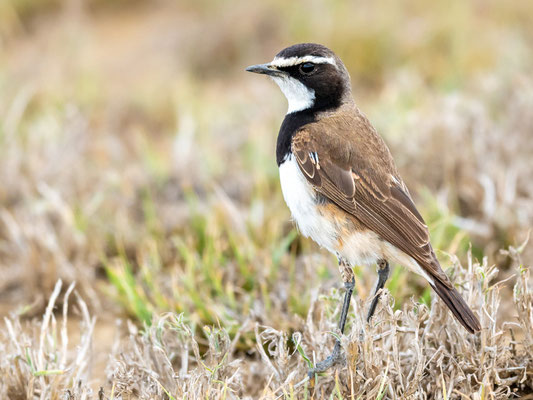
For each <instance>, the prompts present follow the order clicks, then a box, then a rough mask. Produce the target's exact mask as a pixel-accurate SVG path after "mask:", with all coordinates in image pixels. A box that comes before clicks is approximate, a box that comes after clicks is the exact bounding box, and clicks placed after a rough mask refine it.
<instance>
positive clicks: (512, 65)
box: [0, 0, 533, 350]
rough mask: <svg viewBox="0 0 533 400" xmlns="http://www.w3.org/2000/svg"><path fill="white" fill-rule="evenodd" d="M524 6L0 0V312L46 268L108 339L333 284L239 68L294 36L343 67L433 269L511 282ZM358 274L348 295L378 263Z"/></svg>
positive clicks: (268, 109) (412, 282)
mask: <svg viewBox="0 0 533 400" xmlns="http://www.w3.org/2000/svg"><path fill="white" fill-rule="evenodd" d="M531 15H533V2H527V1H515V2H501V1H496V0H488V1H487V0H484V1H470V2H465V1H462V0H452V1H433V2H431V3H428V2H426V1H422V0H408V1H403V2H390V1H382V0H378V1H373V2H352V1H333V0H332V1H305V2H303V1H294V2H287V1H285V0H269V1H262V2H249V1H244V0H243V1H240V0H236V1H208V0H196V1H186V0H181V1H174V0H154V1H141V0H132V1H126V0H114V1H110V0H108V1H105V0H2V1H1V2H0V182H1V184H0V315H2V316H5V315H13V314H16V315H20V316H22V317H24V318H29V317H32V316H38V315H41V313H42V312H43V310H44V307H45V305H46V301H47V298H48V296H49V293H50V292H51V290H52V288H53V286H54V284H55V282H56V281H57V279H58V278H61V279H62V280H63V281H64V282H67V283H70V282H73V281H76V284H77V286H76V287H77V290H78V292H79V293H80V294H82V296H83V297H84V298H85V299H86V301H87V302H88V304H89V309H90V310H91V312H92V313H94V314H95V315H96V316H97V317H98V321H99V323H98V324H97V333H98V329H100V330H101V331H102V332H104V333H103V334H106V335H107V334H108V333H109V332H114V331H115V328H114V322H112V321H114V319H115V318H116V317H119V316H128V317H130V318H132V320H133V321H134V322H136V323H138V324H139V325H142V323H147V324H149V323H150V321H151V319H152V316H153V315H154V314H159V313H162V312H165V311H176V312H183V313H184V316H185V318H187V319H188V320H189V321H190V322H191V323H192V324H199V326H202V325H204V324H217V325H220V326H223V327H225V328H226V329H228V331H229V332H230V334H231V335H234V334H235V333H236V332H237V331H238V330H239V329H240V327H242V326H243V324H245V322H246V321H248V320H249V319H252V320H254V321H260V322H261V323H264V324H268V325H269V326H273V327H275V328H276V329H280V330H291V329H294V328H295V327H297V326H298V324H299V323H300V321H301V318H303V317H305V315H306V313H307V310H308V307H309V302H310V300H309V299H310V297H311V295H312V293H313V291H315V290H319V291H321V293H330V290H331V289H332V288H338V287H339V284H338V281H339V279H338V272H337V269H336V266H335V265H336V261H335V259H334V258H333V257H332V256H330V255H329V254H327V253H326V252H324V251H321V250H320V249H319V248H318V247H316V246H315V245H314V244H313V243H311V242H310V241H309V240H307V239H303V238H301V237H300V236H298V234H297V232H296V230H295V229H294V227H293V225H292V223H291V222H290V220H289V217H290V216H289V211H288V209H287V208H286V206H285V204H284V202H283V199H282V196H281V192H280V187H279V182H278V172H277V167H276V163H275V151H274V149H275V141H276V135H277V130H278V128H279V125H280V123H281V121H282V118H283V115H284V114H285V112H286V100H285V99H284V98H283V96H282V94H281V93H280V92H279V89H278V88H277V87H276V86H275V85H274V84H273V83H272V82H271V81H269V80H267V79H262V77H259V76H254V75H252V74H248V73H245V72H244V68H245V67H246V66H248V65H251V64H256V63H262V62H267V61H269V60H271V59H272V58H273V56H274V55H275V54H276V53H277V52H278V51H279V50H281V49H283V48H284V47H287V46H289V45H291V44H294V43H297V42H318V43H322V44H324V45H326V46H328V47H330V48H331V49H333V50H334V51H335V52H336V53H337V54H338V55H339V56H340V57H341V59H342V60H343V61H344V63H345V64H346V66H347V68H348V70H349V71H350V73H351V76H352V85H353V93H354V96H355V100H356V102H357V104H358V105H359V107H360V108H361V109H362V110H363V112H364V113H366V115H367V116H368V117H369V118H370V120H371V121H372V123H373V124H374V125H375V127H376V128H377V129H378V131H379V132H380V133H381V134H382V135H383V137H384V138H385V140H386V142H387V143H388V145H389V146H390V148H391V151H392V153H393V155H394V157H395V160H396V162H397V165H398V168H399V171H400V173H401V175H402V176H403V178H404V179H405V181H406V182H407V184H408V186H409V188H410V190H411V193H412V194H413V196H414V198H415V200H416V203H417V206H418V207H419V209H420V210H421V213H422V215H423V216H424V217H425V218H426V220H427V221H428V224H429V227H430V229H431V234H432V241H433V243H434V247H435V248H436V249H438V250H439V251H438V256H439V258H440V259H441V260H442V262H443V265H444V266H445V267H449V266H451V265H452V264H453V262H454V260H455V258H456V257H457V258H458V259H459V260H462V261H463V262H465V261H466V260H467V253H468V252H469V251H471V252H472V254H473V257H474V258H475V259H478V260H482V259H483V258H484V257H487V260H488V263H489V264H496V265H497V267H498V269H499V271H500V273H499V274H500V275H499V277H500V278H507V277H511V280H510V283H509V288H511V287H512V283H513V279H514V278H512V275H513V274H514V273H515V270H514V269H513V268H512V265H513V261H512V258H510V257H509V252H510V253H512V254H513V255H514V260H518V263H519V264H520V263H521V264H524V265H531V263H532V261H533V247H532V245H528V244H525V245H524V246H522V244H524V243H526V240H527V238H528V235H529V230H530V228H531V227H532V225H533V181H532V177H533V140H532V138H533V77H532V74H531V71H533V54H532V51H531V49H532V48H533V24H531ZM501 250H505V251H504V252H502V251H501ZM358 274H359V279H358V280H357V290H358V294H359V296H360V297H362V298H365V297H366V296H367V295H368V293H369V291H370V290H371V288H372V285H373V284H374V279H375V274H374V271H367V270H362V271H359V272H358ZM388 288H389V290H390V291H391V293H392V295H393V296H394V297H395V299H396V307H398V308H399V307H401V306H402V304H403V303H404V302H405V301H406V300H407V299H409V298H410V297H411V296H414V298H415V300H417V301H418V300H421V301H423V302H426V303H429V299H430V297H429V296H430V293H429V291H428V290H427V289H426V286H425V285H424V283H423V281H421V280H419V279H418V278H416V277H412V276H408V274H405V273H404V272H403V270H402V269H401V268H395V270H394V273H393V276H392V279H391V281H390V282H389V284H388ZM508 290H509V294H511V289H508ZM335 306H336V303H334V302H332V303H331V307H332V308H334V307H335ZM502 310H503V312H505V310H506V306H505V304H504V305H503V306H502ZM106 321H111V322H109V326H107V325H106ZM101 345H102V346H105V343H103V344H101ZM241 346H242V349H243V350H246V349H248V348H250V347H251V346H253V344H252V342H251V338H248V337H247V336H246V335H245V334H243V338H242V339H241Z"/></svg>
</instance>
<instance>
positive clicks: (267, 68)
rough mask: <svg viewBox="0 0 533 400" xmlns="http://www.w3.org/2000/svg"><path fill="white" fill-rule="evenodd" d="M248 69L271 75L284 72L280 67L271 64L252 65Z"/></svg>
mask: <svg viewBox="0 0 533 400" xmlns="http://www.w3.org/2000/svg"><path fill="white" fill-rule="evenodd" d="M246 71H248V72H254V73H256V74H264V75H270V76H276V75H281V74H282V72H281V71H280V70H279V69H277V68H276V67H273V66H272V65H270V64H257V65H250V66H249V67H248V68H246Z"/></svg>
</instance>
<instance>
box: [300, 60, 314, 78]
mask: <svg viewBox="0 0 533 400" xmlns="http://www.w3.org/2000/svg"><path fill="white" fill-rule="evenodd" d="M314 70H315V64H313V63H310V62H306V63H303V64H301V65H300V72H301V73H302V74H304V75H309V74H310V73H311V72H313V71H314Z"/></svg>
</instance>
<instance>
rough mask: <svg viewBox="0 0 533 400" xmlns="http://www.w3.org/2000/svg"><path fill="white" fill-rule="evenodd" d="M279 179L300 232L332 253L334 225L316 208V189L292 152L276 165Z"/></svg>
mask: <svg viewBox="0 0 533 400" xmlns="http://www.w3.org/2000/svg"><path fill="white" fill-rule="evenodd" d="M279 179H280V182H281V191H282V192H283V198H284V199H285V202H286V203H287V205H288V206H289V209H290V210H291V214H292V218H293V219H294V221H295V222H296V225H297V226H298V229H299V230H300V232H301V233H302V234H303V235H304V236H306V237H310V238H311V239H313V240H314V241H315V242H317V243H318V244H319V245H320V246H322V247H325V248H326V249H328V250H329V251H331V252H332V253H335V251H336V250H335V242H336V237H337V227H336V226H335V224H334V222H332V221H330V220H328V219H327V218H325V217H324V216H323V215H321V214H320V213H319V212H318V209H317V207H316V194H315V191H314V189H313V188H312V186H311V185H310V184H309V183H307V180H306V179H305V177H304V176H303V174H302V172H301V171H300V167H299V166H298V163H297V162H296V159H295V158H294V156H292V155H290V156H289V157H288V158H287V160H286V161H285V162H284V163H283V164H281V165H280V166H279Z"/></svg>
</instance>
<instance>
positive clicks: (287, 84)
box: [272, 76, 315, 114]
mask: <svg viewBox="0 0 533 400" xmlns="http://www.w3.org/2000/svg"><path fill="white" fill-rule="evenodd" d="M272 79H273V80H274V82H276V83H277V84H278V86H279V88H280V89H281V91H282V92H283V94H284V95H285V97H286V98H287V101H288V102H289V109H288V110H287V114H290V113H293V112H296V111H302V110H306V109H308V108H311V107H313V104H314V103H315V91H314V90H312V89H309V88H308V87H307V86H305V85H304V84H303V83H302V82H300V81H299V80H298V79H295V78H291V77H290V76H283V77H281V76H273V77H272Z"/></svg>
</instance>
